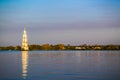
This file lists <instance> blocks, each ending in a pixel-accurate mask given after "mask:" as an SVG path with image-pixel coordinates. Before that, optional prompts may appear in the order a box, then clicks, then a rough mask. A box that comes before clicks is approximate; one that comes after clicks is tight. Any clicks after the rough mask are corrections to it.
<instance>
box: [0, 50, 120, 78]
mask: <svg viewBox="0 0 120 80" xmlns="http://www.w3.org/2000/svg"><path fill="white" fill-rule="evenodd" d="M16 79H17V80H120V51H89V50H88V51H0V80H16Z"/></svg>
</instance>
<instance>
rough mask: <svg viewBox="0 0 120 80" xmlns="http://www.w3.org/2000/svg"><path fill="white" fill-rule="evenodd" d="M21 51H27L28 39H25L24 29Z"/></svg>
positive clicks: (25, 32)
mask: <svg viewBox="0 0 120 80" xmlns="http://www.w3.org/2000/svg"><path fill="white" fill-rule="evenodd" d="M22 50H25V51H28V50H29V47H28V39H27V31H26V28H25V27H24V32H23V38H22Z"/></svg>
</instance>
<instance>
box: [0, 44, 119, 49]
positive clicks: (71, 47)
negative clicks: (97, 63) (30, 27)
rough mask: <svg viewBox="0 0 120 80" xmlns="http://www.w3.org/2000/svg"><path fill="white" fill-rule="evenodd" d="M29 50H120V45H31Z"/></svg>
mask: <svg viewBox="0 0 120 80" xmlns="http://www.w3.org/2000/svg"><path fill="white" fill-rule="evenodd" d="M0 50H20V51H21V50H22V49H21V46H19V45H18V46H1V47H0ZM29 50H30V51H33V50H120V45H113V44H111V45H87V44H83V45H76V46H73V45H70V44H68V45H64V44H56V45H52V44H42V45H37V44H32V45H29Z"/></svg>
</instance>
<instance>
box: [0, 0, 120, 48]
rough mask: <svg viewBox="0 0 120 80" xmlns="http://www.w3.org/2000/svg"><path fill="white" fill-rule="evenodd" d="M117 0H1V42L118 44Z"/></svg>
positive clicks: (1, 44)
mask: <svg viewBox="0 0 120 80" xmlns="http://www.w3.org/2000/svg"><path fill="white" fill-rule="evenodd" d="M119 8H120V0H0V46H7V45H21V39H22V34H23V29H24V26H26V28H27V34H28V39H29V43H30V44H44V43H49V44H58V43H64V44H72V45H79V44H120V37H119V34H120V9H119Z"/></svg>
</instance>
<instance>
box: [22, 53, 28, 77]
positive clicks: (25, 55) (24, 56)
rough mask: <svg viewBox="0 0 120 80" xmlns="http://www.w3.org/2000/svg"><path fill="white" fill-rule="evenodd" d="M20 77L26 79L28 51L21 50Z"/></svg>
mask: <svg viewBox="0 0 120 80" xmlns="http://www.w3.org/2000/svg"><path fill="white" fill-rule="evenodd" d="M21 57H22V77H23V78H24V79H26V77H27V73H28V51H22V56H21Z"/></svg>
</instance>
